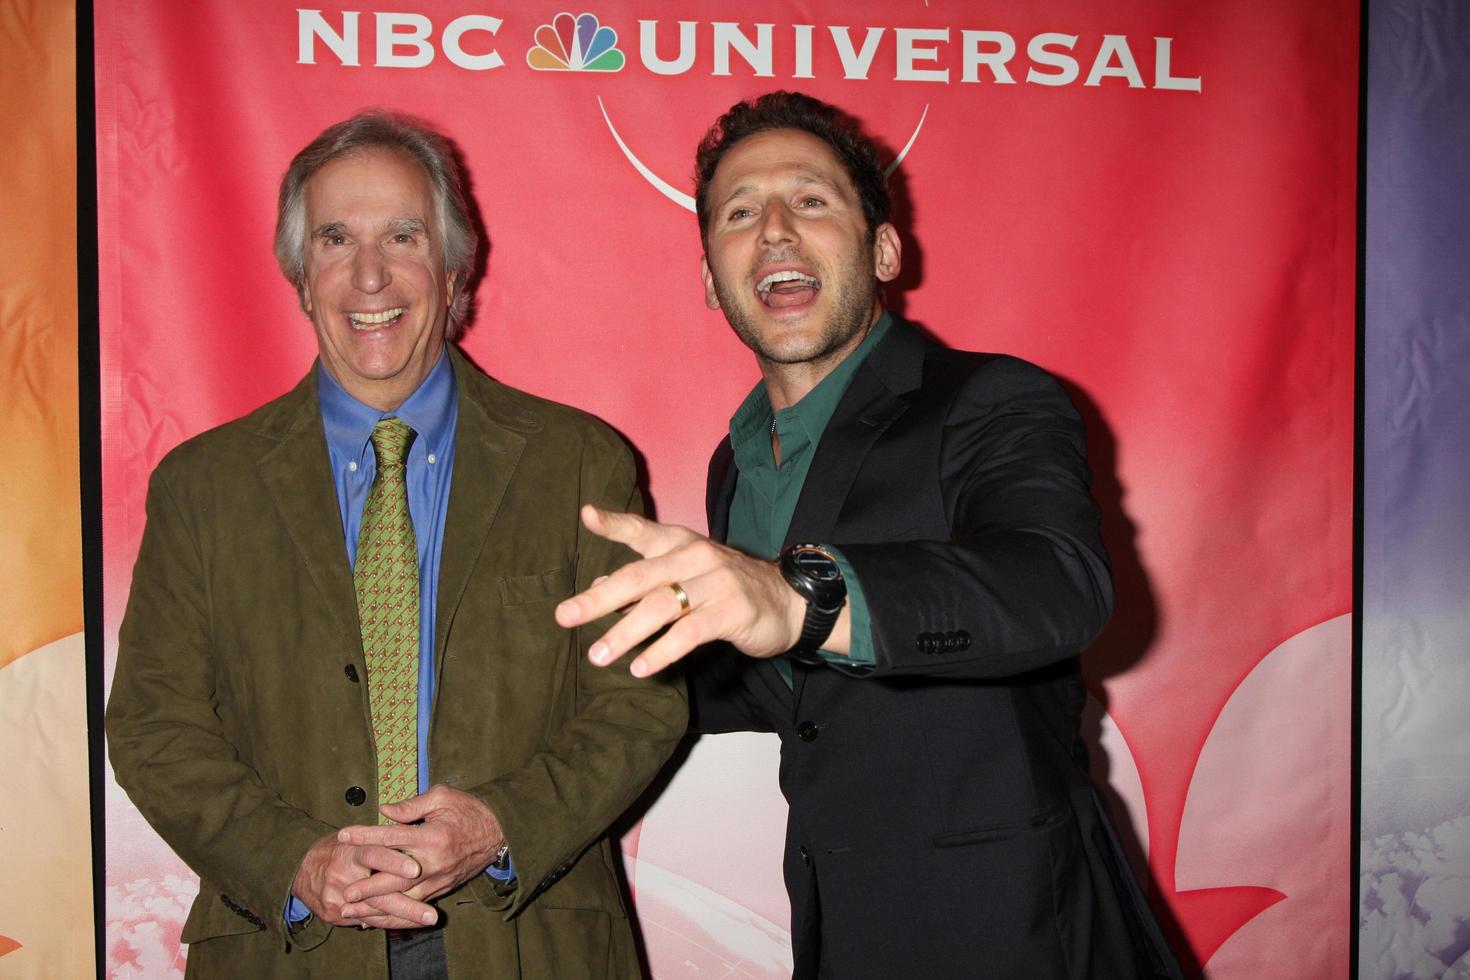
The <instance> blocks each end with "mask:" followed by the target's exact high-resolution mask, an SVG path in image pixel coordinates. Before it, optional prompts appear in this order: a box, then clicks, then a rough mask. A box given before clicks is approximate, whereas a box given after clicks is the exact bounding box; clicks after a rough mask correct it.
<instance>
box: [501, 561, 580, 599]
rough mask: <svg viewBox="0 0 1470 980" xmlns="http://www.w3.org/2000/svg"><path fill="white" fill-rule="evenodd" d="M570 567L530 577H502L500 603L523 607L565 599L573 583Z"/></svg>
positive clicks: (570, 592) (554, 569) (573, 565)
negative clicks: (550, 600) (534, 603)
mask: <svg viewBox="0 0 1470 980" xmlns="http://www.w3.org/2000/svg"><path fill="white" fill-rule="evenodd" d="M575 566H576V562H575V559H574V560H573V563H572V564H571V565H564V566H562V567H561V568H553V569H551V570H550V571H546V572H535V573H533V574H531V575H502V576H501V577H500V601H501V603H502V604H503V605H507V606H523V605H527V604H529V603H532V602H545V601H547V600H548V599H565V598H567V597H568V596H570V595H571V594H572V585H573V583H574V581H575V577H574V574H573V569H574V568H575Z"/></svg>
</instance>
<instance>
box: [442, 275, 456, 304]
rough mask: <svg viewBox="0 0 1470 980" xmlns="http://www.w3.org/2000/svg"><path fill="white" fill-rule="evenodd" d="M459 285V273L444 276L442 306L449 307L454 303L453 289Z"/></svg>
mask: <svg viewBox="0 0 1470 980" xmlns="http://www.w3.org/2000/svg"><path fill="white" fill-rule="evenodd" d="M458 285H459V273H458V272H449V273H446V274H445V276H444V305H445V306H451V305H453V303H454V296H455V288H456V287H457V286H458Z"/></svg>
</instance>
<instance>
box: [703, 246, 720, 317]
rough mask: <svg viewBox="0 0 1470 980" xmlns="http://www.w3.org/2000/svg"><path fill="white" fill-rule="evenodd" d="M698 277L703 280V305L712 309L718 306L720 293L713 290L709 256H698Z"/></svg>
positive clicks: (712, 274)
mask: <svg viewBox="0 0 1470 980" xmlns="http://www.w3.org/2000/svg"><path fill="white" fill-rule="evenodd" d="M699 277H700V278H701V279H703V280H704V305H705V306H708V307H709V308H710V309H712V310H718V309H719V308H720V294H719V293H717V292H715V277H714V273H712V272H710V271H709V257H708V256H705V255H701V256H700V257H699Z"/></svg>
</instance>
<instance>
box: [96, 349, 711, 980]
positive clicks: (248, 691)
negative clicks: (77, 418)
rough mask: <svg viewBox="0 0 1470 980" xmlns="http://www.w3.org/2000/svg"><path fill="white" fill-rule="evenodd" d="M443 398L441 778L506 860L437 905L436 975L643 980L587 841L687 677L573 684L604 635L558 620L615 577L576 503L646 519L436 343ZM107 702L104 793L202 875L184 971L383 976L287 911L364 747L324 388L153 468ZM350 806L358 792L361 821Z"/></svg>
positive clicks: (618, 553) (642, 778)
mask: <svg viewBox="0 0 1470 980" xmlns="http://www.w3.org/2000/svg"><path fill="white" fill-rule="evenodd" d="M450 354H451V358H452V361H453V365H454V371H455V376H456V379H457V382H458V387H459V399H460V403H459V423H458V431H457V434H456V449H455V454H456V455H455V464H454V475H453V485H452V487H451V490H450V499H449V510H448V515H447V518H446V524H445V530H444V547H443V558H442V562H441V566H440V585H439V597H438V610H437V627H436V636H435V644H434V648H435V657H436V671H437V673H436V676H437V678H438V683H437V692H436V696H435V703H434V706H433V712H432V716H431V722H430V729H429V760H430V766H431V767H432V772H431V780H432V782H434V783H440V782H442V783H447V784H449V785H451V786H454V787H457V788H460V789H464V790H467V791H469V792H472V793H474V794H476V795H478V796H479V797H480V798H481V799H483V800H484V801H485V802H486V803H487V804H488V805H489V806H490V808H491V809H492V810H493V811H494V812H495V814H496V816H497V817H498V818H499V820H500V822H501V825H502V826H503V828H504V830H505V833H506V836H507V838H508V839H509V840H510V841H511V842H512V844H513V847H514V854H515V864H516V868H517V871H518V873H519V878H518V880H517V882H516V883H515V884H513V885H511V886H497V885H495V884H494V883H493V882H491V881H490V880H489V879H487V878H485V877H484V876H477V877H476V878H473V879H471V880H470V881H469V882H466V883H465V884H464V885H463V886H461V887H460V888H459V889H457V890H456V891H454V892H452V893H450V894H449V895H446V896H444V897H442V898H441V899H439V900H438V902H437V905H438V906H439V908H440V910H441V918H442V919H443V920H444V922H445V927H444V929H445V931H444V941H445V946H446V950H447V952H448V956H449V965H450V972H451V975H458V976H473V977H493V976H521V977H573V976H575V977H601V976H610V977H623V976H637V975H638V964H637V958H636V954H635V952H634V947H633V941H632V935H631V930H630V927H629V923H628V920H627V914H626V910H625V908H624V906H623V899H622V894H621V891H620V888H619V886H618V883H617V878H616V876H615V873H614V870H613V863H612V862H613V860H614V856H613V854H612V851H611V847H610V845H609V843H608V841H607V840H606V838H605V836H604V834H605V831H606V829H607V827H608V825H609V824H610V823H612V821H613V820H615V819H616V818H617V817H618V815H619V814H620V813H622V812H623V810H624V809H625V808H627V806H628V805H629V804H630V803H631V802H632V800H633V799H634V798H635V797H636V796H637V795H638V794H639V793H640V792H641V791H642V790H643V789H644V787H645V786H647V784H648V782H649V781H650V780H651V779H652V777H653V775H654V774H655V772H657V770H658V769H659V767H660V766H661V765H663V763H664V761H665V760H666V759H667V758H668V756H669V754H670V753H671V752H672V750H673V748H674V746H675V744H676V743H677V741H678V739H679V737H680V736H681V735H682V734H683V732H684V727H685V722H686V715H687V708H686V701H685V696H684V691H683V690H682V687H681V686H679V685H678V683H677V682H673V681H669V680H665V679H655V680H636V679H634V678H632V677H631V676H630V675H629V674H628V673H627V668H626V663H624V664H621V665H618V666H615V667H613V668H609V669H605V670H604V669H599V668H595V667H592V666H590V665H589V663H588V661H587V659H586V655H585V654H586V648H587V646H588V645H589V644H590V643H591V642H592V640H593V639H595V638H596V637H597V636H599V635H601V633H602V631H603V630H604V629H606V627H607V625H608V624H607V623H605V622H604V623H596V624H592V625H590V626H588V627H584V628H583V629H581V630H564V629H562V628H560V627H558V626H557V625H556V623H555V621H554V619H553V615H552V610H553V609H554V607H555V605H556V603H557V602H558V601H560V600H561V599H563V598H566V597H567V596H569V595H571V594H573V593H574V592H575V591H578V590H581V589H584V588H586V587H587V586H588V585H590V584H591V582H592V580H593V579H594V578H596V577H597V576H599V575H602V574H605V573H607V572H608V571H610V570H612V569H613V568H615V567H617V566H618V565H620V564H622V563H623V562H625V561H627V560H628V559H629V558H630V557H631V553H630V552H627V551H626V550H625V549H623V548H622V547H621V546H618V545H614V544H611V543H609V542H606V541H604V540H602V539H600V538H598V537H596V536H594V535H591V534H589V533H588V532H587V531H586V530H585V529H584V528H583V527H582V525H581V523H580V521H579V520H578V516H577V511H578V507H579V506H580V505H581V504H582V503H584V502H588V501H590V502H593V503H596V504H598V505H600V506H603V507H608V508H612V509H614V510H630V509H631V510H640V509H641V501H640V498H639V495H638V491H637V489H636V486H635V477H634V467H633V462H632V458H631V455H630V453H629V451H628V449H627V447H626V446H624V445H623V443H622V442H621V441H620V440H618V439H617V437H616V436H614V435H613V434H612V433H611V432H610V431H609V430H608V429H607V428H606V427H605V426H603V425H601V424H599V423H597V422H596V421H594V420H592V419H591V418H589V417H588V416H586V415H584V414H582V413H580V412H577V411H576V410H574V409H570V408H567V407H565V406H561V405H557V404H555V403H552V402H547V401H543V400H541V399H538V398H534V397H532V396H530V395H527V394H524V393H521V392H518V391H515V390H513V389H511V388H507V387H506V386H504V385H501V384H499V383H497V382H495V381H493V380H491V379H490V378H488V377H486V376H485V375H483V374H482V373H480V372H479V371H478V370H476V369H475V368H474V367H473V366H472V365H470V364H469V363H468V361H466V360H465V358H464V357H463V355H461V354H459V352H458V351H456V350H453V349H451V351H450ZM147 513H148V524H147V528H146V530H145V532H144V535H143V541H142V544H141V548H140V551H139V555H138V561H137V565H136V566H135V568H134V572H133V585H132V591H131V594H130V597H129V601H128V608H127V613H126V616H125V618H124V621H123V625H122V630H121V632H120V635H119V640H118V659H117V674H116V678H115V680H114V683H113V687H112V694H111V699H110V702H109V704H108V709H107V733H108V744H109V749H110V753H111V759H112V764H113V768H114V770H115V772H116V775H117V781H118V784H119V785H120V786H122V787H123V788H124V789H125V790H126V791H127V792H128V794H129V796H130V797H131V798H132V800H133V801H134V803H136V804H137V806H138V809H139V810H140V811H141V812H142V814H143V815H144V816H145V817H146V818H147V819H148V821H149V822H150V823H151V824H152V825H153V827H154V828H155V829H156V830H157V831H158V833H159V834H160V835H161V836H162V837H163V839H164V840H165V841H167V842H168V844H169V845H170V846H171V847H172V848H173V849H174V850H175V851H176V852H177V853H178V854H179V856H180V857H181V858H183V860H184V861H185V862H186V863H187V864H188V865H189V866H190V867H191V868H193V869H194V871H195V872H197V873H198V875H199V876H200V879H201V887H200V893H199V898H198V899H197V901H196V902H195V903H194V906H193V908H192V910H191V911H190V914H189V917H188V921H187V922H186V924H185V926H184V931H183V937H182V938H183V940H184V941H185V942H187V943H190V944H191V946H190V951H189V964H188V967H189V969H188V972H189V975H191V976H208V977H218V976H252V977H258V976H272V977H306V976H312V977H318V976H327V977H368V978H371V977H379V978H385V977H386V976H387V953H386V940H385V938H384V935H383V933H381V932H378V931H368V932H360V931H358V930H355V929H342V928H333V927H330V926H327V925H326V924H324V923H323V922H322V921H321V920H320V919H314V920H312V921H311V922H310V923H309V924H308V925H306V926H305V927H304V928H302V927H298V928H297V929H295V930H291V931H288V930H287V928H286V926H285V924H284V922H283V921H282V915H281V910H282V904H283V902H284V899H285V896H286V895H287V893H288V891H289V889H290V884H291V879H292V877H293V875H294V873H295V871H296V867H297V865H298V864H299V862H300V860H301V858H302V855H304V854H305V853H306V851H307V850H308V848H310V847H311V845H312V843H313V842H315V841H316V840H317V839H318V838H320V837H322V836H323V835H324V834H327V833H330V832H331V831H333V830H334V829H336V828H339V827H342V826H344V825H347V824H355V823H373V822H374V821H375V818H376V814H377V804H378V800H377V798H376V793H375V790H374V782H375V779H374V774H375V771H376V768H375V762H374V749H373V739H372V734H371V729H370V725H369V716H368V701H367V685H366V684H363V683H359V682H358V680H357V679H358V678H365V677H366V676H367V668H366V665H365V664H364V662H363V654H362V645H361V640H360V635H359V631H358V623H357V605H356V598H355V592H354V589H353V581H352V572H351V569H350V568H349V567H348V563H347V556H346V549H345V547H344V545H343V539H342V533H343V532H342V528H341V522H340V519H339V517H338V510H337V501H336V496H335V491H334V489H333V484H332V476H331V473H330V470H329V463H328V458H327V449H326V443H325V437H324V435H323V430H322V421H321V413H320V411H319V409H318V406H317V400H316V384H315V379H314V375H313V374H312V373H310V372H309V373H308V374H307V376H306V378H304V379H303V380H302V382H301V383H300V384H298V385H297V386H296V388H295V389H294V390H292V391H291V392H289V393H288V394H286V395H284V396H282V397H281V398H278V399H276V400H275V401H272V402H270V403H268V404H266V405H265V406H263V407H261V408H260V409H258V410H257V411H255V412H253V413H251V414H250V415H248V416H246V417H244V418H242V419H238V420H236V421H234V422H231V423H229V424H227V425H224V426H221V427H220V428H217V429H214V430H211V431H209V432H206V433H204V434H202V435H200V436H197V437H196V438H193V439H190V440H189V441H187V442H185V443H184V444H183V445H181V446H179V447H178V448H177V449H175V450H173V451H172V452H171V453H169V454H168V456H167V457H165V459H164V460H163V461H162V463H160V464H159V466H158V469H157V470H156V471H155V472H154V474H153V478H152V480H151V482H150V485H149V491H148V503H147ZM358 787H360V788H362V789H363V790H366V799H365V800H362V801H361V802H360V803H359V805H353V803H352V802H351V801H352V800H360V798H361V797H362V795H363V794H362V793H361V792H355V791H354V790H355V789H356V788H358Z"/></svg>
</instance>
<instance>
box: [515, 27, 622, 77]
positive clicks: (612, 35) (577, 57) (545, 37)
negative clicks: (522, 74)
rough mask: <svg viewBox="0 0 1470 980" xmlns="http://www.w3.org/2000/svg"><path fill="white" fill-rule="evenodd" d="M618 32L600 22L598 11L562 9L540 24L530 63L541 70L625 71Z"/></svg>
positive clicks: (527, 54)
mask: <svg viewBox="0 0 1470 980" xmlns="http://www.w3.org/2000/svg"><path fill="white" fill-rule="evenodd" d="M627 60H628V59H627V58H625V57H624V56H623V52H621V51H619V50H618V32H617V31H615V30H613V29H612V28H611V27H604V26H602V25H600V24H599V23H598V22H597V15H596V14H577V15H576V16H573V15H572V14H568V13H560V14H557V15H556V16H555V17H553V18H552V20H551V23H550V24H542V25H541V26H540V27H538V28H536V46H535V47H534V48H532V49H531V50H529V51H527V52H526V64H528V65H530V66H531V67H532V68H534V69H536V70H537V71H609V72H610V71H622V70H623V65H624V64H626V63H627Z"/></svg>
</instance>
